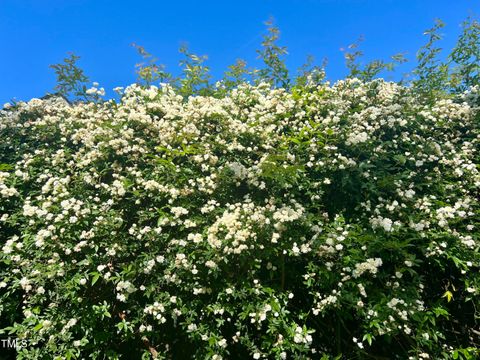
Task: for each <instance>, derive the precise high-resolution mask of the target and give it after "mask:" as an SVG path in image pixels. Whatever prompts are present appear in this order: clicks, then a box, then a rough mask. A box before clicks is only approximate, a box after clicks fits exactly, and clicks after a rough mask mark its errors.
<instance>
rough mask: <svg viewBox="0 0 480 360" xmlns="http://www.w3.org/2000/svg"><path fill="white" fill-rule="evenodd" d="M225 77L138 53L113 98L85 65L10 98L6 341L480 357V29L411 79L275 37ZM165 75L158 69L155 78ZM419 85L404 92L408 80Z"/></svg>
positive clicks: (116, 354)
mask: <svg viewBox="0 0 480 360" xmlns="http://www.w3.org/2000/svg"><path fill="white" fill-rule="evenodd" d="M268 26H269V33H268V35H266V37H265V38H264V42H263V49H262V50H260V51H259V55H260V57H261V58H262V59H263V61H264V65H265V68H263V69H260V70H255V69H250V68H248V67H247V64H246V63H245V62H243V61H238V62H237V63H236V64H235V65H233V66H231V67H230V68H229V70H228V71H227V73H226V74H225V77H224V79H223V80H222V81H219V82H218V83H216V84H211V83H210V80H211V79H210V75H209V68H208V66H206V65H205V61H206V57H202V56H197V55H194V54H192V53H190V52H189V50H188V49H187V48H186V47H182V48H181V53H182V54H183V55H184V59H183V60H182V62H181V66H182V71H183V74H182V75H181V76H180V77H178V78H176V77H174V76H173V75H170V74H168V73H166V72H165V69H164V67H162V66H161V65H159V64H158V61H157V59H155V58H154V57H153V56H152V55H151V54H149V53H148V52H147V51H146V50H145V49H143V48H142V47H138V46H137V47H136V48H137V50H138V51H139V53H140V55H141V56H142V57H143V58H144V60H145V62H144V63H142V64H139V65H138V66H137V67H136V68H137V74H138V77H139V83H138V84H132V85H130V86H128V87H127V88H126V89H124V90H123V89H117V91H118V92H119V93H120V94H121V97H120V99H119V100H118V101H114V100H108V101H104V100H102V97H103V95H104V90H103V88H98V84H95V83H94V85H93V87H92V88H90V89H87V88H86V83H87V82H88V79H87V78H86V76H85V75H84V74H83V72H82V71H81V70H80V69H78V67H77V65H76V61H77V60H78V57H76V56H74V55H72V56H71V57H69V58H67V59H65V63H64V64H60V65H54V70H55V72H56V73H57V76H58V77H59V85H58V90H59V92H60V93H62V94H64V95H69V96H71V97H80V98H83V99H84V101H77V102H75V103H73V104H70V103H68V102H65V101H61V99H59V98H55V97H53V98H49V99H43V100H40V99H32V100H30V101H28V102H19V103H16V104H14V105H11V106H7V107H5V108H4V109H3V110H1V111H0V135H1V137H2V142H1V143H0V227H1V231H0V246H1V252H0V333H1V334H2V336H14V337H18V338H19V339H23V340H25V341H26V346H24V347H22V348H20V349H18V351H17V358H18V359H84V358H91V359H120V358H122V359H151V358H155V359H191V358H194V359H214V360H221V359H245V358H253V359H279V360H283V359H287V358H288V359H322V360H328V359H366V358H374V359H469V360H470V359H472V360H473V359H476V358H478V357H479V356H480V350H479V346H480V345H479V341H478V335H479V334H478V327H479V321H478V319H479V313H478V309H479V306H480V302H479V299H480V297H479V292H480V275H479V274H480V271H479V270H480V254H479V248H480V245H479V241H480V238H479V232H478V228H479V226H480V203H479V196H478V188H479V186H480V155H479V149H480V143H479V142H480V127H479V126H480V88H479V86H478V84H477V82H478V41H477V40H476V39H478V23H476V22H475V21H473V20H472V19H469V20H468V21H467V22H465V24H464V30H463V33H462V34H461V36H460V38H459V44H458V45H457V46H456V47H455V48H454V50H453V51H452V53H451V55H450V56H449V57H448V58H447V59H446V60H441V58H440V48H439V47H438V45H437V41H439V40H440V35H439V34H438V32H439V30H440V29H441V28H442V26H443V25H442V24H441V23H440V22H438V23H437V24H436V25H435V26H434V27H433V28H432V29H430V30H428V31H427V35H428V37H429V40H428V42H427V44H426V45H425V46H424V47H423V48H422V49H421V50H420V51H419V53H418V60H419V64H418V67H417V69H416V70H415V71H414V75H415V78H414V79H413V80H412V82H411V84H406V85H405V84H404V83H402V82H400V83H396V82H387V81H385V80H382V79H374V78H375V77H377V76H378V75H379V74H381V73H382V72H383V71H384V70H389V69H391V68H393V63H394V62H401V61H403V60H402V58H401V57H397V58H395V59H394V61H393V62H392V63H386V62H383V61H374V62H370V63H368V64H367V65H362V64H361V63H360V62H359V59H360V57H361V56H362V52H361V51H360V50H359V49H358V47H357V45H354V46H352V47H351V48H350V52H349V53H347V57H346V58H347V66H348V68H349V69H350V72H351V74H350V76H349V77H348V78H347V79H345V80H341V81H338V82H336V83H335V84H333V85H331V84H330V83H329V82H327V81H325V79H326V77H325V64H323V65H322V66H317V65H314V63H313V61H312V60H309V61H307V63H306V65H305V66H304V67H303V68H302V69H301V70H300V72H299V74H298V76H297V77H296V78H295V79H290V77H289V72H288V70H287V68H286V65H285V64H284V62H283V56H284V55H285V54H286V49H285V48H284V47H281V46H279V45H278V44H277V41H278V38H279V32H278V29H277V28H276V27H275V26H273V24H272V23H268ZM157 81H162V82H163V83H162V84H160V85H159V86H156V85H153V84H152V83H155V82H157ZM407 85H408V86H407Z"/></svg>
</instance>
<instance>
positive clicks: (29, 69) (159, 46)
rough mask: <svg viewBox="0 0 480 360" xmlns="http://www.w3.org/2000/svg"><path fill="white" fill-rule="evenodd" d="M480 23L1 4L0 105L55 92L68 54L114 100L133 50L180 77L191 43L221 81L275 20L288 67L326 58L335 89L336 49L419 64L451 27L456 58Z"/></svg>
mask: <svg viewBox="0 0 480 360" xmlns="http://www.w3.org/2000/svg"><path fill="white" fill-rule="evenodd" d="M479 13H480V1H478V0H289V1H287V0H242V1H226V0H224V1H200V0H197V1H191V0H183V1H160V0H158V1H153V0H150V1H149V0H139V1H123V0H116V1H104V0H63V1H60V0H0V37H1V56H0V104H3V103H4V102H6V101H9V100H10V99H12V98H16V99H17V100H28V99H30V98H32V97H40V96H42V95H44V94H45V92H46V91H49V90H51V89H52V88H53V87H54V85H55V84H54V83H55V77H54V74H53V72H52V71H51V69H49V67H48V66H49V65H50V64H53V63H58V62H60V61H61V60H62V59H63V57H64V55H65V54H66V53H67V52H69V51H73V52H75V53H76V54H78V55H80V56H81V57H82V58H81V60H80V65H81V67H82V68H84V69H85V72H86V73H87V75H89V76H90V79H91V80H92V81H98V82H100V84H101V86H104V87H105V89H106V90H107V95H108V94H110V95H112V93H113V92H112V90H111V89H112V88H113V87H115V86H125V85H127V84H129V83H131V82H133V81H134V80H135V73H134V65H135V63H136V62H139V61H140V59H139V57H138V55H137V54H136V52H135V51H134V49H133V48H131V47H130V44H131V43H132V42H136V43H138V44H140V45H143V46H144V47H145V48H146V49H147V50H148V51H150V52H151V53H153V54H155V55H156V56H157V57H159V58H160V59H161V62H163V63H164V64H166V65H167V69H169V70H171V71H172V72H176V71H178V61H179V59H180V56H179V54H178V52H177V49H178V47H179V45H180V44H182V43H183V42H187V43H188V44H189V46H190V49H191V50H192V51H193V52H195V53H197V54H207V55H208V56H209V61H208V64H209V65H210V66H211V68H212V72H213V75H214V76H216V77H218V76H220V74H221V72H222V71H223V69H224V68H225V67H226V66H227V65H229V64H231V63H233V62H234V61H235V59H236V58H243V59H246V60H247V61H249V62H250V63H251V64H254V63H255V61H256V54H255V49H257V48H258V46H259V44H260V42H261V39H262V34H264V32H265V26H264V25H263V22H264V21H265V20H267V19H268V18H269V17H270V16H273V17H274V18H275V19H276V20H277V25H278V26H279V27H280V29H281V31H282V39H281V43H282V44H283V45H286V46H287V47H288V48H289V52H290V55H289V57H288V60H287V61H288V64H289V66H290V67H291V68H297V67H298V66H300V65H301V64H302V63H303V61H304V59H305V57H306V56H307V55H308V54H311V55H314V56H315V57H316V58H317V59H318V61H321V59H322V58H323V57H327V58H328V59H329V66H328V68H327V73H328V75H329V78H330V79H333V80H335V79H338V78H341V77H342V76H343V75H344V74H345V68H344V61H343V55H342V53H341V51H340V50H339V49H340V48H341V47H344V46H347V45H348V44H350V43H352V42H353V41H354V40H355V39H356V38H358V36H359V35H364V37H365V42H364V46H363V48H364V50H365V52H366V55H367V59H368V58H385V57H388V56H389V55H392V54H394V53H397V52H403V51H406V52H407V53H408V57H409V58H410V59H412V60H413V58H414V56H415V52H416V50H417V49H418V48H419V47H420V46H421V45H422V44H423V43H424V41H425V39H424V38H423V37H422V32H423V30H425V29H426V28H429V27H431V26H432V24H433V21H434V19H435V18H437V17H438V18H441V19H442V20H444V21H445V22H446V23H447V27H446V28H444V30H443V33H444V34H445V40H444V41H443V45H444V47H445V48H450V47H451V46H452V45H453V43H454V42H455V39H456V37H457V35H458V33H459V24H460V23H461V21H462V20H463V19H464V18H465V17H467V16H468V15H469V14H476V15H478V14H479ZM406 69H407V70H408V66H407V67H406Z"/></svg>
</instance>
